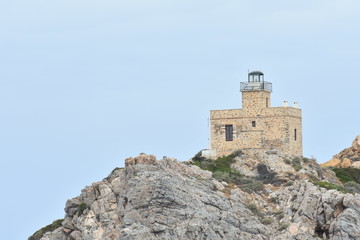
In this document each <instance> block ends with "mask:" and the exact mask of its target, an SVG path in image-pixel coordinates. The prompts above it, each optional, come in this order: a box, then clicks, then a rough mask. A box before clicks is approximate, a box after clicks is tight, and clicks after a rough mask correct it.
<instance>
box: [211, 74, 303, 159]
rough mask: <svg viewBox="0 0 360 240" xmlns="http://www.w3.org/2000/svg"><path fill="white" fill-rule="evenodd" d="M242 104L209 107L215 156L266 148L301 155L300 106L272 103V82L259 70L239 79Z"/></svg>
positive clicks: (288, 154)
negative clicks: (222, 108) (237, 107)
mask: <svg viewBox="0 0 360 240" xmlns="http://www.w3.org/2000/svg"><path fill="white" fill-rule="evenodd" d="M240 91H241V93H242V108H241V109H228V110H212V111H210V125H211V127H210V128H211V129H210V130H211V133H210V139H211V143H210V144H211V149H212V150H213V151H214V152H216V153H215V154H216V156H222V155H228V154H230V153H232V152H233V151H235V150H238V149H264V151H270V152H277V153H278V154H281V155H284V156H302V124H301V109H299V108H298V107H297V103H294V106H292V107H289V106H287V102H284V106H282V107H271V98H270V97H271V92H272V84H271V83H270V82H266V81H264V74H263V73H262V72H260V71H254V72H250V73H249V75H248V82H242V83H240Z"/></svg>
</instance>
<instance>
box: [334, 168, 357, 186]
mask: <svg viewBox="0 0 360 240" xmlns="http://www.w3.org/2000/svg"><path fill="white" fill-rule="evenodd" d="M331 170H333V171H334V172H335V174H336V177H337V178H338V179H339V180H340V181H341V182H342V183H346V182H355V183H358V184H360V169H358V168H332V169H331Z"/></svg>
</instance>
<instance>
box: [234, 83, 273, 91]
mask: <svg viewBox="0 0 360 240" xmlns="http://www.w3.org/2000/svg"><path fill="white" fill-rule="evenodd" d="M250 91H267V92H271V91H272V83H270V82H241V83H240V92H250Z"/></svg>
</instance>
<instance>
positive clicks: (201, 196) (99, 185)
mask: <svg viewBox="0 0 360 240" xmlns="http://www.w3.org/2000/svg"><path fill="white" fill-rule="evenodd" d="M271 156H273V155H272V154H271ZM271 168H272V167H269V166H268V165H266V164H264V165H259V166H258V168H257V169H256V167H255V169H254V172H255V171H256V172H257V171H259V172H260V175H261V176H266V178H268V177H269V176H271V174H272V171H273V169H271ZM281 168H282V167H281ZM309 168H310V167H309ZM256 174H259V173H256ZM294 180H295V182H294V184H293V185H292V186H288V187H284V186H282V187H276V186H273V185H270V184H265V185H264V188H265V191H264V193H261V194H258V193H255V192H252V193H248V192H245V191H243V190H241V188H239V187H237V186H234V185H232V184H227V183H225V182H218V181H217V180H215V179H213V178H212V173H211V172H209V171H204V170H201V169H199V168H198V167H196V166H194V165H187V164H184V163H179V162H177V161H176V160H175V159H170V158H164V159H162V160H156V159H154V156H151V155H140V156H139V157H135V158H129V159H127V164H126V168H125V169H116V170H114V171H113V172H112V173H111V174H110V175H109V176H108V177H107V178H105V179H104V180H102V181H100V182H96V183H93V184H92V185H91V186H87V187H85V189H83V190H82V191H81V194H80V196H78V197H76V198H73V199H70V200H68V201H67V203H66V207H65V212H66V216H65V219H64V220H63V221H62V227H59V228H57V229H55V230H54V231H49V232H46V233H45V234H44V235H43V236H42V237H41V238H40V240H95V239H96V240H100V239H104V240H127V239H129V240H130V239H131V240H137V239H139V240H140V239H147V240H148V239H149V240H152V239H153V240H157V239H164V240H165V239H174V240H175V239H184V240H185V239H214V240H215V239H244V240H250V239H251V240H257V239H258V240H272V239H276V240H285V239H294V240H295V239H297V240H312V239H320V238H321V237H322V238H326V239H333V240H335V239H336V240H338V239H339V240H340V239H344V240H345V239H350V240H355V239H359V236H360V228H358V226H359V224H360V211H359V207H360V202H359V201H360V200H359V197H360V196H359V195H351V194H343V193H340V192H338V191H335V190H326V189H323V188H319V187H317V186H315V185H313V184H312V183H310V182H308V181H306V180H304V179H303V180H296V179H295V178H294Z"/></svg>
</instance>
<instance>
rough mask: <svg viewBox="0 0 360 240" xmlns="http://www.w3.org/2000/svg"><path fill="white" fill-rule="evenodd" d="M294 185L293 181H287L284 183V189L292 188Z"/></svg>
mask: <svg viewBox="0 0 360 240" xmlns="http://www.w3.org/2000/svg"><path fill="white" fill-rule="evenodd" d="M293 184H294V181H293V180H288V181H287V182H286V183H284V186H285V187H288V186H292V185H293Z"/></svg>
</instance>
